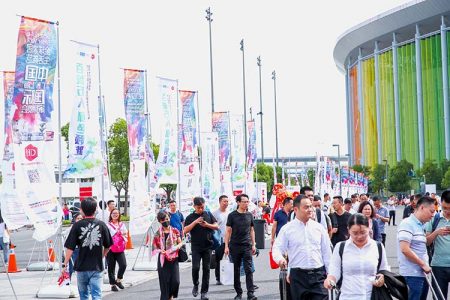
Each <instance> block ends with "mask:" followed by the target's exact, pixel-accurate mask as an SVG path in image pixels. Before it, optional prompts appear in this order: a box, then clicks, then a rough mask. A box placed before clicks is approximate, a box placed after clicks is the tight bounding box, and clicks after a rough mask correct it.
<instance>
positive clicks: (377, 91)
mask: <svg viewBox="0 0 450 300" xmlns="http://www.w3.org/2000/svg"><path fill="white" fill-rule="evenodd" d="M378 55H379V54H378V42H377V41H375V51H374V60H375V99H376V105H377V109H376V110H377V144H378V163H379V164H381V161H382V159H383V158H382V149H383V148H382V142H383V139H382V135H381V133H382V129H381V108H380V106H381V105H380V72H379V69H378V67H379V60H378V58H379V57H378Z"/></svg>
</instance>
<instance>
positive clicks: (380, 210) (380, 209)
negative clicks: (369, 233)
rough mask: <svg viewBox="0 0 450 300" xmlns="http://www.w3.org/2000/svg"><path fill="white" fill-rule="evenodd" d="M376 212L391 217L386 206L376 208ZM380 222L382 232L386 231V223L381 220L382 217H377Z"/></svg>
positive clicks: (379, 227) (379, 226)
mask: <svg viewBox="0 0 450 300" xmlns="http://www.w3.org/2000/svg"><path fill="white" fill-rule="evenodd" d="M375 212H376V213H377V214H379V215H380V216H382V217H383V218H389V211H388V209H387V208H386V207H384V206H382V207H380V208H379V209H377V208H375ZM376 221H377V223H378V229H379V230H380V233H386V229H385V226H386V223H385V222H383V221H381V219H376Z"/></svg>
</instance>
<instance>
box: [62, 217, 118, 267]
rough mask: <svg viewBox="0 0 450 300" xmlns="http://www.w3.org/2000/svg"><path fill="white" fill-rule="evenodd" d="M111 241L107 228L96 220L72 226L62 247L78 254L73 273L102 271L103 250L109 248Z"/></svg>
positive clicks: (91, 219) (84, 221)
mask: <svg viewBox="0 0 450 300" xmlns="http://www.w3.org/2000/svg"><path fill="white" fill-rule="evenodd" d="M112 243H113V241H112V238H111V234H110V233H109V230H108V227H107V226H106V224H105V223H103V222H102V221H100V220H98V219H94V218H89V219H83V220H80V221H78V222H76V223H75V224H73V226H72V229H71V230H70V233H69V236H68V237H67V239H66V242H65V244H64V247H66V248H67V249H71V250H74V249H75V247H77V246H78V248H79V249H80V252H79V254H78V258H77V260H76V261H75V266H74V269H75V271H81V272H85V271H99V272H101V271H103V263H102V259H103V248H109V247H111V245H112Z"/></svg>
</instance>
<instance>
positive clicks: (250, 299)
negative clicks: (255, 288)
mask: <svg viewBox="0 0 450 300" xmlns="http://www.w3.org/2000/svg"><path fill="white" fill-rule="evenodd" d="M247 300H258V297H256V296H255V295H253V294H248V295H247Z"/></svg>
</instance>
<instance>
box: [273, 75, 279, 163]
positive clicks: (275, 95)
mask: <svg viewBox="0 0 450 300" xmlns="http://www.w3.org/2000/svg"><path fill="white" fill-rule="evenodd" d="M272 79H273V98H274V101H275V154H276V159H277V167H278V118H277V75H276V73H275V70H273V72H272Z"/></svg>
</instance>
